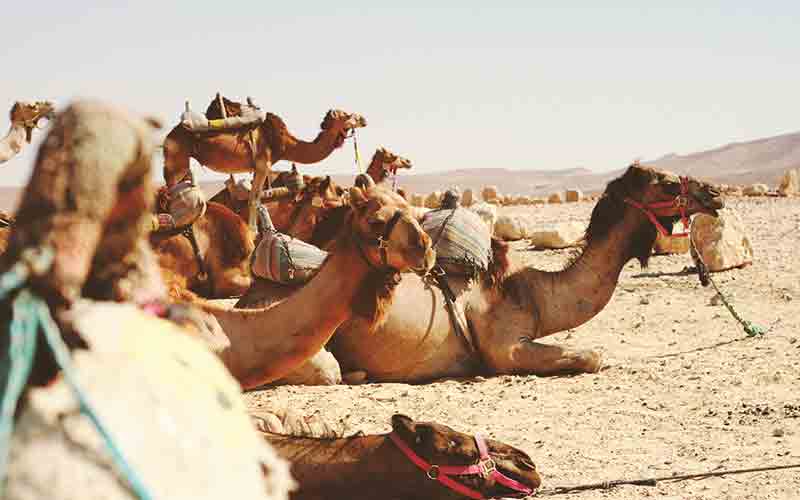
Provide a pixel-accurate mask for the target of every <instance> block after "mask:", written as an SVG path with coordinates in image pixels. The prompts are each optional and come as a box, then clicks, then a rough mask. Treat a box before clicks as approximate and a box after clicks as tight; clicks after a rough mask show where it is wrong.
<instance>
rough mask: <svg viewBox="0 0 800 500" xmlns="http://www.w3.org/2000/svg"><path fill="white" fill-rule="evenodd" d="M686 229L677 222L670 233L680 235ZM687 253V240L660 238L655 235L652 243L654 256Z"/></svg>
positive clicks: (674, 237)
mask: <svg viewBox="0 0 800 500" xmlns="http://www.w3.org/2000/svg"><path fill="white" fill-rule="evenodd" d="M685 230H686V229H685V228H684V227H683V223H682V222H680V221H679V222H677V223H675V225H674V226H673V228H672V233H673V234H675V233H682V232H684V231H685ZM688 251H689V238H686V237H677V236H662V235H661V233H657V236H656V241H655V242H654V243H653V254H654V255H670V254H683V253H686V252H688Z"/></svg>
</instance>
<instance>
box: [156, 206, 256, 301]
mask: <svg viewBox="0 0 800 500" xmlns="http://www.w3.org/2000/svg"><path fill="white" fill-rule="evenodd" d="M183 231H184V229H183V228H181V229H174V230H171V231H158V232H153V233H150V245H151V246H152V247H153V250H154V251H155V253H156V257H157V258H158V263H159V264H160V265H161V269H162V276H163V278H164V282H165V283H166V285H167V288H168V289H169V290H170V295H172V296H175V294H176V292H177V291H178V290H191V291H193V292H195V293H197V294H199V295H201V296H203V297H207V298H226V297H234V296H239V295H242V294H243V293H244V292H246V291H247V289H248V288H250V284H251V282H252V277H251V275H250V256H251V254H252V253H253V250H254V249H255V245H254V243H253V239H252V237H251V235H250V230H249V229H248V228H247V225H246V224H245V223H244V221H243V220H242V219H241V218H240V217H239V216H238V215H236V214H235V213H234V212H233V211H231V210H229V209H228V208H227V207H225V206H224V205H220V204H218V203H211V202H209V203H208V204H207V206H206V211H205V213H204V214H203V215H201V216H200V217H198V219H197V220H196V221H194V222H193V223H192V231H194V236H195V241H196V242H197V250H198V252H197V253H195V250H194V248H193V247H192V243H191V241H190V240H189V238H187V237H186V236H185V235H183V234H182V233H183ZM201 266H202V267H201ZM178 296H180V294H178Z"/></svg>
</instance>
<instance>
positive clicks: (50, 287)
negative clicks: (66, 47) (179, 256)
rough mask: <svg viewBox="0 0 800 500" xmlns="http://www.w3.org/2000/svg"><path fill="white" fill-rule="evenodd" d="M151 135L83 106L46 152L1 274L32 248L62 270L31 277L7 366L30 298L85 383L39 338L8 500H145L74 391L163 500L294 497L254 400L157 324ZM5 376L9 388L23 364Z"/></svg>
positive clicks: (4, 322)
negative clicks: (254, 415) (63, 371)
mask: <svg viewBox="0 0 800 500" xmlns="http://www.w3.org/2000/svg"><path fill="white" fill-rule="evenodd" d="M151 134H152V129H151V128H150V127H148V126H147V124H146V123H145V122H144V121H143V120H141V119H138V118H135V117H133V116H131V115H129V114H128V113H126V112H124V111H122V110H119V109H117V108H114V107H111V106H108V105H105V104H102V103H97V102H94V101H80V102H76V103H73V104H71V105H70V106H68V107H67V108H66V109H65V110H64V111H63V112H62V113H60V114H59V115H58V116H57V117H56V118H55V121H54V123H53V126H52V128H51V130H50V132H49V134H48V137H47V139H46V140H45V141H44V142H43V145H42V147H41V148H40V150H39V155H38V158H37V161H36V164H35V166H34V170H33V173H32V176H31V180H30V182H29V184H28V186H27V188H26V189H25V192H24V195H23V198H22V201H21V205H20V208H19V211H18V212H17V214H16V215H17V216H16V223H15V224H14V226H13V229H12V235H11V239H10V247H9V250H8V252H7V253H6V254H5V255H4V256H3V258H2V259H1V261H0V273H3V274H4V273H5V272H7V271H8V270H9V268H10V267H11V266H12V265H14V264H15V263H16V262H17V261H18V260H19V259H20V258H21V257H23V256H24V255H28V253H27V252H26V251H27V250H36V249H39V250H44V249H50V250H52V253H53V255H54V260H53V264H52V266H51V267H50V268H49V270H42V271H37V270H36V269H35V268H33V269H32V271H33V277H32V278H31V279H30V280H29V283H28V284H26V285H25V287H26V288H28V289H27V290H25V291H24V292H21V293H20V294H19V295H16V297H15V294H13V295H12V296H10V297H7V298H5V299H4V300H2V301H0V330H2V331H1V332H0V353H2V355H3V356H7V355H8V350H9V349H10V347H11V346H10V345H9V344H11V342H10V341H9V340H10V338H11V332H10V331H9V330H14V327H10V326H9V325H10V321H11V320H12V318H13V319H14V320H15V321H19V322H20V323H16V326H19V325H23V329H24V325H25V324H26V323H28V322H29V321H30V319H31V318H32V317H36V316H35V315H30V314H29V315H26V316H23V317H20V316H14V314H15V313H16V312H17V310H18V306H19V305H20V304H19V303H18V301H19V300H24V299H25V295H24V294H25V293H31V294H34V295H35V296H39V297H41V298H42V299H44V300H45V301H46V303H47V306H48V307H47V308H48V310H49V312H50V314H51V315H52V316H53V319H54V320H55V322H56V324H57V326H58V328H59V330H60V332H61V337H62V340H63V341H64V342H65V343H66V344H67V345H68V346H69V347H68V349H70V352H69V353H68V354H67V355H66V356H65V357H66V358H68V359H69V360H70V365H71V367H72V370H71V374H72V375H73V377H74V378H72V379H67V378H66V377H64V376H60V374H59V371H60V369H59V364H57V363H56V362H55V361H54V359H53V357H52V356H51V355H49V353H48V351H49V348H48V345H47V343H46V342H44V341H43V340H42V337H41V336H40V337H39V340H40V341H41V342H38V343H39V347H38V350H37V352H36V355H35V357H34V359H33V367H32V371H31V375H30V377H29V378H28V379H27V382H25V381H23V383H25V390H24V392H23V393H22V398H21V400H20V404H19V405H18V408H17V409H16V410H17V411H15V409H14V408H12V409H11V410H12V414H15V413H16V415H15V417H14V418H15V421H16V422H15V424H16V428H15V430H14V433H13V436H12V437H11V443H10V446H9V448H5V447H4V449H3V450H2V453H3V454H5V453H7V452H10V453H9V461H8V462H5V461H4V462H3V463H4V467H3V471H2V472H3V474H4V475H5V474H7V478H3V479H6V480H5V481H4V484H3V495H2V496H3V498H4V499H8V500H23V499H30V498H59V499H65V500H66V499H77V498H86V497H91V498H108V499H120V500H122V499H128V498H131V497H132V496H133V495H135V494H134V488H135V486H134V484H135V483H129V482H128V480H129V479H130V476H126V475H124V474H123V473H122V472H120V471H122V470H124V469H123V468H121V467H119V466H118V465H119V464H118V462H117V464H116V466H115V461H114V460H113V459H112V456H113V455H112V454H111V453H108V452H107V450H106V446H105V445H104V444H103V440H102V439H101V438H100V437H99V435H98V434H99V433H98V431H97V430H96V429H95V428H94V427H93V425H92V422H91V421H90V419H89V418H88V417H87V416H86V415H85V414H86V413H87V412H88V411H89V410H88V408H87V407H86V406H84V405H83V404H82V403H80V404H79V402H78V399H77V398H76V397H75V395H74V394H73V392H72V388H71V385H70V383H68V380H74V381H76V382H77V384H78V385H79V387H80V388H81V389H82V391H83V396H84V397H85V398H87V399H88V403H89V405H90V406H91V407H93V408H94V409H96V410H97V415H98V417H99V419H100V421H101V422H102V423H103V424H104V427H105V429H107V430H108V432H109V434H110V436H111V439H112V440H114V441H115V443H116V444H117V446H118V449H119V451H120V453H121V455H122V456H123V457H124V458H125V459H127V463H128V464H130V465H131V467H132V470H133V471H134V472H135V473H136V474H137V475H138V478H139V479H140V485H143V488H145V489H146V490H147V493H149V496H148V498H196V499H209V500H210V499H216V498H221V497H224V496H225V495H228V494H232V495H233V496H234V497H236V498H248V499H250V498H252V499H264V500H268V499H269V500H283V499H285V498H286V493H287V490H288V488H289V486H290V482H291V479H290V478H289V477H288V470H287V469H288V467H287V464H286V463H285V462H284V461H283V460H281V459H279V458H278V457H276V456H275V455H274V453H270V449H269V447H268V446H267V445H266V444H265V443H264V441H263V439H261V438H260V437H259V436H258V435H257V434H256V433H255V432H254V430H253V427H252V423H251V421H250V418H249V417H248V415H247V413H246V410H245V405H244V401H243V400H242V398H241V389H240V387H238V385H237V384H236V382H235V381H234V380H233V379H232V378H231V377H230V375H229V374H228V373H227V372H226V370H225V369H224V367H223V366H222V364H221V363H220V362H219V360H218V358H217V357H216V356H213V355H212V354H211V353H210V352H209V350H208V349H207V347H206V346H205V345H203V344H202V343H200V342H198V341H197V340H194V339H192V338H190V336H189V335H187V333H191V332H189V331H187V330H185V329H183V328H180V327H178V326H176V325H175V324H174V322H172V321H165V319H162V318H161V317H157V316H162V314H161V313H162V312H164V311H162V310H160V309H161V308H165V309H169V305H168V304H166V303H164V292H163V285H162V284H161V283H160V280H159V273H158V266H157V264H156V262H155V258H154V256H153V255H152V253H151V252H150V250H149V247H148V245H147V241H146V237H145V223H146V221H147V220H148V218H149V212H150V210H149V208H150V204H151V203H152V198H153V196H152V195H153V193H152V188H151V186H150V177H151V174H150V172H151V156H152V151H153V149H152V145H151V144H150V137H151ZM23 252H24V253H23ZM88 299H95V300H99V301H102V302H99V301H95V300H88ZM118 301H132V302H134V304H120V303H117V302H118ZM12 304H13V305H14V308H13V309H12ZM157 306H161V307H157ZM27 310H28V311H30V309H27ZM154 313H155V314H154ZM163 316H164V317H165V318H168V319H171V318H172V316H171V314H164V315H163ZM33 334H36V332H35V331H34V332H33ZM34 342H37V341H36V340H34ZM13 343H14V345H16V344H17V343H18V341H17V340H14V341H13ZM59 363H60V362H59ZM0 365H2V366H0V370H2V371H3V373H2V374H0V380H3V381H4V382H3V385H4V386H5V381H6V380H7V375H8V373H7V371H8V370H9V366H8V363H2V364H0ZM2 389H3V393H4V394H6V391H5V389H6V387H3V388H2ZM206 433H208V434H207V435H206ZM207 453H208V454H209V455H207ZM45 456H46V457H47V460H42V457H45ZM209 456H213V457H214V459H213V460H209V459H208V457H209ZM5 465H7V467H5ZM265 473H266V474H267V477H266V480H265ZM78 478H79V479H78ZM140 487H142V486H140Z"/></svg>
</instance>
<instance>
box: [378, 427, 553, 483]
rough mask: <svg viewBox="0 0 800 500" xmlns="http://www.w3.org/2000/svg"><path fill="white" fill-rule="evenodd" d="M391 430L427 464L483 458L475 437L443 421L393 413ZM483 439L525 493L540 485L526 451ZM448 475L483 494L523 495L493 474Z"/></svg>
mask: <svg viewBox="0 0 800 500" xmlns="http://www.w3.org/2000/svg"><path fill="white" fill-rule="evenodd" d="M392 432H393V434H394V435H395V436H397V437H398V438H399V439H400V440H401V441H402V443H404V444H405V445H406V446H407V447H408V448H410V449H411V450H412V451H413V452H414V453H415V454H416V455H417V456H418V457H419V458H421V459H422V460H424V461H425V462H427V463H428V464H435V465H438V466H440V467H442V466H469V465H473V464H480V463H481V462H482V460H481V454H480V450H479V449H478V446H477V443H476V441H475V437H474V436H470V435H469V434H464V433H462V432H458V431H455V430H453V429H451V428H450V427H448V426H446V425H442V424H437V423H434V422H415V421H414V420H412V419H410V418H408V417H406V416H405V415H394V416H392ZM485 442H486V445H487V448H488V450H487V451H488V453H489V458H490V459H491V462H493V463H494V466H495V467H496V469H497V472H499V473H500V474H502V475H504V476H506V477H507V478H508V479H511V480H513V481H516V482H517V483H520V485H522V486H523V487H525V488H528V489H530V490H531V491H529V492H528V494H531V493H532V490H535V489H536V488H538V487H539V486H540V484H541V478H540V477H539V473H538V472H537V471H536V465H534V463H533V461H532V460H531V458H530V457H529V456H528V454H527V453H525V452H524V451H522V450H519V449H517V448H514V447H512V446H509V445H507V444H504V443H501V442H500V441H495V440H493V439H486V440H485ZM434 474H435V472H434ZM420 475H421V476H422V477H423V478H424V479H425V481H427V482H428V483H432V484H436V482H435V481H430V480H429V479H428V478H427V477H426V476H425V472H422V471H420ZM434 477H435V476H434ZM450 477H451V478H452V479H454V480H455V481H456V482H458V483H460V484H462V485H463V486H466V487H467V488H470V489H472V490H475V491H477V492H478V493H480V494H482V495H483V497H484V498H498V497H511V498H520V497H521V496H525V495H524V494H523V493H522V492H520V491H519V490H518V489H512V488H511V487H509V486H506V485H504V484H501V483H500V482H499V481H497V480H496V476H494V475H488V474H486V475H483V474H470V475H463V476H456V475H453V476H450ZM437 486H438V487H439V488H441V485H437Z"/></svg>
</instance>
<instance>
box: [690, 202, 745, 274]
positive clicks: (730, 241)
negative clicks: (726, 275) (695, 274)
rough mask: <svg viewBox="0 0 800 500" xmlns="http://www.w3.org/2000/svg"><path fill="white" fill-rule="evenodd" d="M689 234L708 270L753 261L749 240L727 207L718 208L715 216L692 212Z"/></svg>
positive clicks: (738, 220)
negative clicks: (717, 214) (717, 215)
mask: <svg viewBox="0 0 800 500" xmlns="http://www.w3.org/2000/svg"><path fill="white" fill-rule="evenodd" d="M691 237H692V239H693V241H694V244H695V246H696V249H697V252H698V253H699V254H700V256H701V257H702V258H703V262H705V264H706V266H707V267H708V270H709V271H712V272H718V271H725V270H727V269H733V268H736V267H743V266H746V265H748V264H752V263H753V247H752V246H751V245H750V239H749V238H748V237H747V235H746V234H745V231H744V225H743V224H742V221H741V219H740V218H739V216H738V215H736V213H735V212H733V211H732V210H731V209H728V208H724V209H722V210H719V217H718V218H715V217H712V216H710V215H706V214H698V215H696V216H695V218H694V221H693V222H692V234H691Z"/></svg>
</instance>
